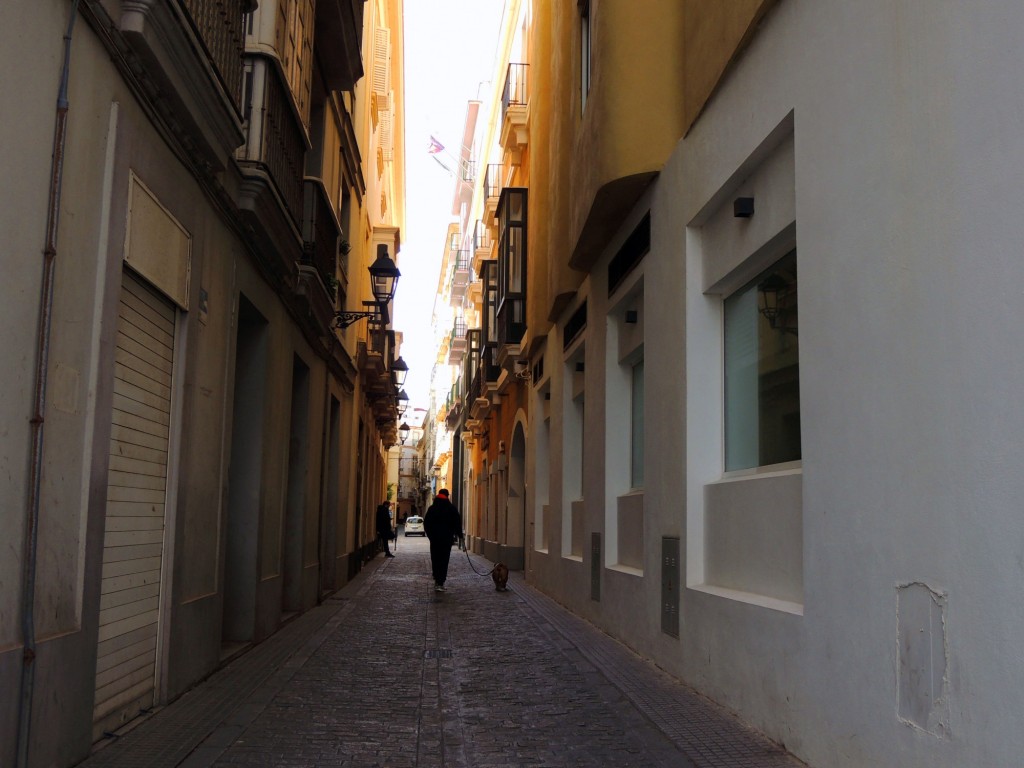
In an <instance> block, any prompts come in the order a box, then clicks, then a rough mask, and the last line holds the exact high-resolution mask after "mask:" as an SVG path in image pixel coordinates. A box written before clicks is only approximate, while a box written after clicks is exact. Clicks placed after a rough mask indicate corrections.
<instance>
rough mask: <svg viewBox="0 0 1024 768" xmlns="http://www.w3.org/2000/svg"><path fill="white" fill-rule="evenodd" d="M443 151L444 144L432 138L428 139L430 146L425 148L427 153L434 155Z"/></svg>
mask: <svg viewBox="0 0 1024 768" xmlns="http://www.w3.org/2000/svg"><path fill="white" fill-rule="evenodd" d="M443 151H444V144H442V143H441V142H440V141H438V140H437V139H435V138H434V137H433V136H431V137H430V146H429V147H427V152H428V153H430V154H431V155H436V154H437V153H438V152H443Z"/></svg>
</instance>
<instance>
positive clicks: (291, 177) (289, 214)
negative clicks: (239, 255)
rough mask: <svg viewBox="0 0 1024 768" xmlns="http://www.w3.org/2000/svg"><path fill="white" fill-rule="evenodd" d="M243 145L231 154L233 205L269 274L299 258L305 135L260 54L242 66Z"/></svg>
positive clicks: (271, 68) (270, 64) (287, 95)
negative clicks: (237, 179) (235, 179)
mask: <svg viewBox="0 0 1024 768" xmlns="http://www.w3.org/2000/svg"><path fill="white" fill-rule="evenodd" d="M245 82H246V93H247V94H248V97H249V100H248V102H247V103H246V104H245V105H244V108H245V125H246V133H247V137H246V143H245V145H244V146H243V147H241V148H240V149H239V150H238V152H237V153H236V160H237V162H238V167H239V170H240V172H241V175H242V181H241V183H240V185H239V191H238V207H239V209H240V210H241V212H242V215H243V216H244V217H245V219H246V222H247V223H248V224H249V225H250V226H252V228H253V229H254V230H255V231H256V233H257V234H258V235H259V237H258V238H257V239H258V240H259V241H260V245H261V246H262V255H263V257H264V260H265V262H266V264H267V266H268V267H270V268H271V270H272V271H273V272H275V273H279V272H280V271H281V267H282V265H281V263H280V262H284V264H285V265H286V266H287V267H291V265H293V264H294V262H295V261H298V260H299V258H300V256H299V255H298V254H297V253H296V254H295V255H293V253H295V252H297V251H299V246H300V242H301V240H300V232H299V227H298V223H299V221H300V217H301V216H302V212H303V197H304V195H303V183H304V179H303V170H304V161H305V153H306V149H307V146H306V134H305V131H303V129H302V125H301V124H300V123H299V120H298V116H297V113H296V112H295V109H294V107H293V105H292V103H291V95H290V93H289V91H288V87H287V86H286V85H285V83H284V82H283V81H282V80H281V77H280V75H279V74H278V68H277V67H276V66H275V65H274V63H273V62H272V61H271V60H270V59H268V58H265V57H262V56H254V57H252V58H250V59H249V60H248V61H247V62H246V64H245Z"/></svg>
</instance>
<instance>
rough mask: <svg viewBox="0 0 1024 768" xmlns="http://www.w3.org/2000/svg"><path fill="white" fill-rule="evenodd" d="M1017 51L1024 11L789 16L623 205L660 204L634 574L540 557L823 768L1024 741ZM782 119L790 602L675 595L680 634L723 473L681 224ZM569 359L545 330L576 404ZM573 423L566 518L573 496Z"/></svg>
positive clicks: (1011, 5)
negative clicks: (920, 636)
mask: <svg viewBox="0 0 1024 768" xmlns="http://www.w3.org/2000/svg"><path fill="white" fill-rule="evenodd" d="M1022 49H1024V5H1022V4H1020V3H1019V2H1018V1H1017V0H980V1H979V2H975V3H958V2H952V0H864V2H860V3H848V2H843V1H842V0H780V2H779V4H778V6H777V7H776V8H775V9H774V10H773V11H772V12H771V13H770V14H769V15H768V17H767V18H766V19H765V20H764V22H763V23H762V25H761V27H760V28H759V29H758V31H757V33H756V35H755V36H754V37H753V39H752V42H751V44H750V47H749V48H748V49H747V50H745V51H744V52H743V53H742V54H741V55H740V56H739V58H738V60H737V61H736V62H735V64H734V66H733V67H732V68H731V71H730V72H729V74H728V75H727V76H726V77H725V79H724V80H723V82H722V84H721V86H720V88H719V89H718V91H717V92H716V93H715V95H714V96H713V98H712V99H711V100H710V102H709V104H708V105H707V108H706V110H705V111H704V113H703V114H702V116H701V118H700V119H699V121H698V122H697V124H696V125H695V126H694V128H693V129H692V130H691V132H690V133H689V134H688V135H687V136H686V137H685V138H684V139H683V140H681V141H680V143H679V145H678V147H677V149H676V151H675V153H674V154H673V156H672V157H671V158H670V160H669V162H668V164H667V165H666V167H665V168H664V169H663V171H662V173H661V175H660V177H659V179H658V180H657V182H656V183H655V185H654V186H653V187H652V190H651V192H650V198H649V200H641V201H640V203H639V204H638V205H637V208H636V210H635V212H634V217H635V218H638V217H639V216H640V215H642V213H643V211H644V210H646V208H647V207H648V206H650V208H651V211H652V235H651V236H652V246H651V252H650V253H649V254H648V256H647V257H646V258H645V259H644V261H643V265H642V268H643V270H644V285H645V310H646V314H647V316H646V324H647V328H648V329H649V331H648V334H647V338H646V345H645V369H646V373H647V376H646V379H647V384H646V386H647V393H646V400H647V403H648V418H647V420H646V423H647V427H648V434H647V451H646V462H647V464H646V478H647V482H646V488H645V501H644V524H645V552H646V567H645V571H644V576H643V577H637V576H635V575H632V574H625V573H619V572H616V571H612V570H608V569H605V570H604V571H603V573H602V596H601V597H602V599H601V602H600V603H595V602H593V601H591V600H590V599H589V594H590V592H589V565H590V564H589V546H588V547H587V551H586V552H585V556H584V561H583V563H582V564H580V563H575V562H568V561H565V560H564V559H560V558H557V556H556V555H554V554H550V555H542V554H539V553H537V554H535V555H534V558H533V563H534V575H535V576H536V583H538V585H540V586H541V587H542V588H544V589H546V590H548V591H550V592H551V594H553V596H555V597H556V598H557V599H559V600H560V601H562V602H564V603H566V604H567V605H569V606H570V607H571V608H572V609H573V610H576V611H577V612H579V613H581V614H583V615H585V616H587V617H588V618H590V619H591V620H593V621H595V623H597V624H598V625H600V626H602V627H603V628H605V629H607V630H608V631H610V632H612V633H613V634H614V635H616V636H617V637H619V638H621V639H622V640H624V641H625V642H626V643H628V644H629V645H631V646H632V647H634V648H636V649H637V650H639V651H640V652H641V653H643V654H644V655H649V656H651V657H652V658H654V659H655V660H656V661H657V663H659V664H660V665H662V666H663V667H665V668H667V669H669V670H670V671H672V672H674V673H675V674H677V675H679V676H680V677H682V678H683V679H685V680H686V681H687V682H689V683H691V684H693V685H695V686H696V687H697V688H699V689H700V690H701V691H703V692H705V693H706V694H708V695H710V696H712V697H713V698H715V699H716V700H718V701H719V702H721V703H723V704H725V705H726V706H727V707H730V708H732V709H733V710H735V711H737V712H738V713H739V715H740V716H741V717H742V718H744V719H745V720H747V721H748V722H750V723H751V724H753V725H754V726H756V727H758V728H761V729H763V730H764V731H765V732H767V733H768V735H770V736H771V737H773V738H775V739H777V740H779V741H781V742H783V743H784V744H785V745H786V747H787V748H789V749H791V750H792V751H794V752H795V753H796V754H797V755H799V756H800V757H802V758H803V759H805V760H807V761H808V763H809V764H811V765H814V766H815V767H816V768H853V767H854V766H866V765H871V766H900V768H925V766H927V767H928V768H935V767H936V766H950V767H953V766H956V767H958V768H959V767H960V766H966V765H971V766H1008V765H1017V764H1019V763H1020V754H1021V752H1022V750H1024V732H1022V731H1021V729H1020V727H1019V713H1020V712H1021V711H1024V667H1022V666H1021V665H1020V664H1019V655H1020V654H1019V651H1018V646H1019V641H1018V638H1019V637H1021V636H1022V635H1024V610H1022V609H1021V604H1022V603H1021V600H1020V597H1019V591H1020V589H1019V587H1020V583H1021V580H1022V571H1024V554H1022V541H1024V516H1022V515H1021V514H1020V502H1019V500H1020V499H1021V498H1022V497H1024V475H1022V474H1021V473H1020V472H1019V470H1017V465H1018V464H1019V459H1018V457H1017V455H1016V454H1017V452H1018V450H1019V445H1020V435H1021V434H1024V412H1022V410H1021V409H1020V408H1018V407H1017V406H1016V403H1017V401H1018V400H1019V399H1020V395H1019V392H1018V390H1019V388H1020V382H1021V381H1024V376H1022V373H1024V370H1022V368H1024V362H1022V361H1024V334H1022V333H1021V331H1020V328H1021V325H1022V323H1021V320H1022V318H1024V292H1022V290H1021V288H1020V286H1021V284H1022V283H1024V279H1022V278H1024V267H1022V266H1021V264H1022V262H1021V259H1020V250H1021V248H1020V244H1021V242H1024V224H1022V223H1021V221H1022V219H1021V217H1019V216H1017V215H1016V214H1015V212H1014V203H1015V201H1016V199H1017V197H1019V194H1018V193H1019V187H1020V181H1021V178H1022V175H1024V174H1022V169H1024V131H1022V130H1021V129H1020V126H1021V123H1022V120H1021V118H1022V116H1024V91H1022V89H1021V88H1020V84H1019V80H1020V73H1021V65H1020V61H1019V55H1018V52H1019V51H1020V50H1022ZM790 115H792V126H793V128H792V130H793V137H794V143H793V153H792V164H793V168H794V170H795V210H796V222H797V224H796V243H797V247H798V261H799V269H800V368H801V419H802V446H803V448H802V452H803V459H802V462H801V463H800V465H799V466H798V467H797V468H796V470H788V471H795V472H797V473H799V474H798V475H797V476H798V477H800V480H801V487H800V488H799V490H798V493H797V497H798V498H800V499H801V503H802V537H803V542H802V547H801V549H802V584H803V597H802V604H800V603H794V602H793V601H784V602H786V603H792V605H790V606H787V605H775V606H773V605H772V604H771V602H770V601H765V603H764V604H760V605H759V604H755V603H752V602H749V601H744V600H738V599H733V598H731V597H729V596H728V595H727V594H712V593H709V592H707V591H698V590H696V589H687V590H685V591H684V593H683V596H682V599H681V611H680V618H681V622H680V623H681V637H680V639H679V640H678V641H677V640H675V639H673V638H670V637H668V636H665V635H663V634H661V632H660V627H659V621H658V617H659V606H658V601H659V574H660V569H659V568H658V561H659V555H660V546H661V538H662V537H664V536H678V537H680V538H681V543H682V550H683V552H684V553H685V552H687V551H688V550H690V549H691V548H692V547H691V546H688V542H687V535H688V531H687V514H688V510H687V499H693V498H694V494H703V492H704V489H703V488H702V487H696V488H695V487H690V486H688V485H687V479H686V478H687V475H688V474H690V475H691V476H692V475H693V473H694V470H695V469H696V470H699V471H698V472H697V474H698V475H700V476H705V475H707V474H709V473H710V474H714V471H715V470H714V468H715V467H716V466H717V467H718V468H719V469H718V471H719V472H720V467H721V457H720V456H719V455H717V454H715V453H714V452H711V453H710V454H709V452H708V451H707V450H706V449H705V447H704V446H703V444H702V437H703V436H706V435H705V434H702V433H701V432H700V430H704V429H715V427H714V425H707V424H705V425H702V426H699V428H697V429H698V431H696V432H694V431H693V430H694V426H693V425H692V424H691V423H690V420H689V419H688V417H687V407H688V406H687V403H689V406H690V408H691V409H696V410H699V409H700V408H702V407H703V406H704V404H706V403H710V404H714V403H715V402H716V401H717V400H720V397H721V394H720V391H717V390H716V389H715V387H714V386H710V387H709V386H708V385H707V383H706V381H707V379H702V377H701V376H699V375H697V374H698V373H699V371H698V370H697V369H698V368H699V367H701V366H711V367H718V366H720V365H721V360H720V358H719V357H718V356H717V355H718V353H717V352H716V350H717V349H719V347H720V338H718V337H715V338H708V337H707V336H706V333H705V332H706V331H707V329H708V328H707V325H706V323H705V324H703V325H702V323H704V321H702V320H701V319H700V317H699V316H695V315H693V313H692V312H691V309H692V306H697V305H699V304H701V303H702V302H706V301H709V299H706V298H705V297H704V295H703V291H704V290H706V289H707V288H708V284H707V283H705V282H702V281H703V280H704V277H705V276H704V275H703V274H700V273H701V271H702V270H703V268H704V267H703V264H702V262H701V260H700V253H699V252H698V250H697V249H695V246H696V245H698V244H699V240H700V233H698V232H696V231H694V230H692V229H688V224H691V223H694V224H696V223H697V222H698V217H699V214H700V213H701V211H702V210H705V208H706V206H708V204H709V203H710V204H713V205H719V204H723V203H725V204H727V203H728V202H729V201H731V199H732V198H731V196H730V195H732V194H733V193H734V192H735V191H736V190H737V189H738V188H739V187H740V186H741V185H742V183H743V176H742V175H740V176H736V175H735V174H737V172H738V171H739V170H740V169H741V167H742V166H743V164H744V163H745V162H746V161H748V160H749V159H750V158H751V155H752V153H754V152H755V150H757V148H758V147H759V146H761V145H762V143H763V142H764V141H765V139H766V138H767V137H768V136H769V134H771V132H772V131H773V130H775V129H776V128H777V127H778V126H780V125H783V124H784V123H785V122H786V120H787V119H789V116H790ZM760 210H761V211H762V212H763V211H764V210H765V209H764V208H761V209H760ZM756 216H757V214H755V221H756ZM634 224H635V220H629V221H626V222H624V224H623V227H622V229H621V230H620V232H619V234H618V235H617V237H616V238H614V239H613V240H612V241H610V242H609V243H608V249H607V251H606V253H605V255H604V258H603V259H602V260H600V261H599V262H598V264H597V266H596V267H595V270H594V272H593V275H592V280H591V281H588V282H587V283H585V284H584V286H583V289H582V292H583V293H586V294H587V295H588V296H589V306H588V315H589V318H588V330H587V337H586V345H587V353H588V368H587V373H588V379H587V418H588V435H593V434H594V432H592V431H590V430H589V427H590V424H589V420H590V419H591V418H592V417H594V415H595V413H597V412H598V409H597V408H596V407H594V406H596V404H597V402H598V397H599V395H600V388H599V385H600V382H599V381H593V380H592V379H591V378H590V374H591V373H593V374H594V375H599V374H598V371H600V369H601V361H599V359H598V358H599V356H600V354H601V350H603V349H604V346H605V344H604V338H603V330H602V325H601V324H602V322H603V320H602V318H603V317H604V309H603V308H602V302H603V301H604V299H603V298H602V296H604V289H603V288H601V287H598V284H599V283H600V282H601V281H602V280H603V277H602V274H603V271H604V270H605V269H606V264H607V259H608V258H609V257H610V256H611V255H612V254H614V252H615V250H616V249H617V248H618V246H619V244H621V240H622V239H624V237H625V236H626V235H627V234H628V232H629V231H630V230H631V227H632V226H633V225H634ZM687 302H690V304H691V306H688V305H687ZM570 312H571V310H569V311H568V312H567V313H566V316H568V314H569V313H570ZM564 319H565V318H562V320H563V321H564ZM560 350H561V338H560V334H559V333H556V332H553V333H552V335H551V336H550V337H549V344H548V353H547V360H546V366H547V369H548V370H549V371H551V378H552V381H551V384H552V402H553V403H560V402H564V401H562V400H560V399H559V393H560V392H561V388H562V387H563V386H564V382H563V381H561V378H562V377H563V375H564V370H563V366H562V365H561V364H560V363H561V358H560ZM688 366H689V368H688ZM712 380H713V378H712ZM701 382H705V383H703V384H702V383H701ZM655 404H656V405H655ZM558 410H559V409H558V408H552V444H551V481H552V493H551V499H552V501H553V503H552V505H551V510H550V516H551V518H552V519H560V515H561V510H559V509H557V504H555V503H554V501H555V500H559V501H562V503H564V497H563V499H560V494H559V492H558V489H557V486H558V485H559V483H560V479H559V477H560V474H561V467H562V466H563V464H564V462H565V457H564V451H565V449H566V448H567V446H565V445H563V443H562V430H561V422H562V416H561V414H560V413H559V412H558ZM652 412H653V413H652ZM688 431H689V432H690V434H689V436H688ZM595 437H596V435H595ZM718 442H720V438H719V439H718ZM536 471H542V468H541V467H537V468H536ZM602 471H603V467H602V465H601V459H600V457H598V456H596V455H595V454H594V453H592V454H591V455H589V456H588V466H587V468H586V474H585V477H589V478H591V480H592V482H593V485H595V486H600V485H601V483H600V482H598V479H599V478H600V477H601V474H600V473H601V472H602ZM588 485H591V484H590V483H588ZM790 492H795V491H794V490H793V489H789V490H788V491H787V493H790ZM594 493H595V491H590V490H588V492H587V495H588V499H590V498H591V497H592V496H593V494H594ZM587 526H588V528H587V539H588V542H589V531H591V530H601V528H600V526H601V513H600V510H599V509H595V508H594V507H593V506H592V505H591V504H590V503H589V501H588V505H587ZM560 533H563V534H564V530H563V531H559V527H558V526H557V525H556V526H555V527H554V528H553V529H551V541H550V552H551V553H556V552H559V551H560V549H561V548H560V546H559V542H558V541H557V539H558V538H559V535H560ZM701 535H702V536H703V531H701ZM713 543H714V542H713ZM747 543H748V544H749V543H750V542H747ZM789 543H790V544H791V543H792V542H789ZM690 544H691V545H692V544H694V542H690ZM699 544H700V546H698V547H697V551H703V550H702V547H703V542H700V543H699ZM908 585H909V586H908ZM917 585H925V587H926V589H919V588H918V586H917ZM914 594H917V595H919V596H921V595H923V596H924V597H922V598H921V600H923V601H924V603H927V602H928V600H929V599H930V600H931V605H932V608H931V610H932V611H933V613H934V612H938V614H936V615H938V619H936V618H934V617H933V618H932V619H931V621H932V625H931V629H927V628H926V631H934V632H939V633H941V632H942V631H943V630H944V632H945V637H940V638H938V639H937V641H936V642H935V643H934V644H933V646H932V647H933V648H934V649H938V655H939V656H940V657H944V658H940V659H939V660H938V661H937V662H933V665H934V666H932V667H931V668H930V669H926V670H923V671H925V672H928V673H935V672H938V675H939V677H938V678H937V687H936V690H935V694H936V695H937V696H938V697H940V698H939V701H938V702H937V704H936V707H935V709H934V713H933V714H934V717H932V718H931V720H930V722H929V723H928V724H926V727H927V728H929V729H930V732H929V731H927V730H925V728H922V727H919V726H918V725H914V724H911V723H910V722H909V721H908V718H907V717H905V716H904V715H905V714H906V704H905V697H906V696H907V695H910V696H911V698H913V697H914V696H915V695H917V696H920V691H916V692H915V691H910V692H909V694H908V691H907V690H906V689H905V686H904V689H903V690H902V691H901V690H900V686H901V680H902V681H903V683H905V682H906V679H907V677H908V676H909V674H908V673H909V670H908V664H911V663H912V659H911V658H910V656H908V653H907V651H906V649H905V648H904V651H903V652H901V651H900V646H899V641H900V640H903V639H906V637H907V636H906V634H905V633H906V630H907V629H908V628H912V627H914V626H915V625H914V623H913V622H914V621H916V620H917V618H918V617H917V616H916V615H911V614H912V613H914V612H917V613H919V612H921V611H922V610H924V609H923V608H922V603H921V602H920V601H918V602H917V603H915V602H914V600H913V599H911V598H912V597H913V595H914ZM929 595H930V596H931V597H930V598H929ZM638 597H639V599H638ZM787 607H789V608H791V609H790V610H787V609H786V608H787ZM801 611H802V615H801ZM900 633H904V634H903V635H901V634H900ZM943 675H944V678H945V679H942V676H943ZM901 700H903V702H904V703H903V704H901ZM901 707H902V708H901Z"/></svg>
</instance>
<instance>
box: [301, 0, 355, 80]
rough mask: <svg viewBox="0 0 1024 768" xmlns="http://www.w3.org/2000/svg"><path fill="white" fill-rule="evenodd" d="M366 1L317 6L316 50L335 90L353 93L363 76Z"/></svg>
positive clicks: (330, 0) (326, 1)
mask: <svg viewBox="0 0 1024 768" xmlns="http://www.w3.org/2000/svg"><path fill="white" fill-rule="evenodd" d="M363 4H364V0H320V2H318V3H317V4H316V38H315V42H314V45H313V50H315V51H316V57H317V61H318V63H319V65H320V71H321V72H322V73H323V77H324V81H325V84H326V86H327V88H328V89H329V90H331V91H340V92H344V91H350V90H352V87H353V86H354V85H355V84H356V82H357V81H358V80H359V79H360V78H361V77H362V76H363V53H362V47H361V46H362V37H363Z"/></svg>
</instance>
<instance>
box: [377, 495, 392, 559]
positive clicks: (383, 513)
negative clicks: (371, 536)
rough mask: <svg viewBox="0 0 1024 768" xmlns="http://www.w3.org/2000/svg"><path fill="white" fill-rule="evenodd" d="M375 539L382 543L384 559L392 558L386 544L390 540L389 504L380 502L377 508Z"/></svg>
mask: <svg viewBox="0 0 1024 768" xmlns="http://www.w3.org/2000/svg"><path fill="white" fill-rule="evenodd" d="M377 537H378V538H379V539H380V540H381V541H382V542H384V557H394V555H392V554H391V547H389V546H388V542H389V541H390V540H391V502H390V501H382V502H381V504H380V506H379V507H377Z"/></svg>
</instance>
